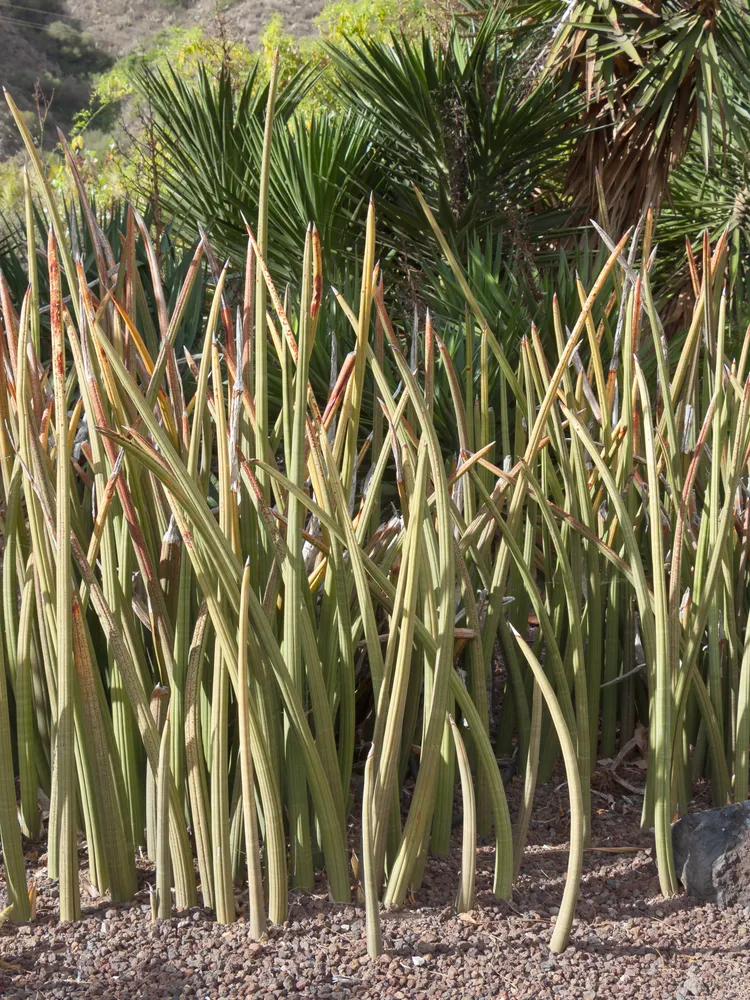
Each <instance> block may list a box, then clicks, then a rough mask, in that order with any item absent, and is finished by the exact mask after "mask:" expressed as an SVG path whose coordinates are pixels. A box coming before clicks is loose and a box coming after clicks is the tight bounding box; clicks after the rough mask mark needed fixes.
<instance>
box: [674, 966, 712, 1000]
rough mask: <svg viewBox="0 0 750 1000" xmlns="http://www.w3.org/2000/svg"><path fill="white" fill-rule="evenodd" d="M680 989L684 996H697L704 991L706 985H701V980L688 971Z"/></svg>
mask: <svg viewBox="0 0 750 1000" xmlns="http://www.w3.org/2000/svg"><path fill="white" fill-rule="evenodd" d="M680 989H681V991H682V992H683V993H684V994H685V996H686V997H699V996H700V995H701V994H702V993H705V991H706V987H705V986H704V985H703V983H702V982H701V980H700V979H699V978H698V977H697V976H696V975H695V974H694V973H692V972H691V973H689V975H688V977H687V979H686V980H685V982H684V983H683V984H682V986H681V987H680Z"/></svg>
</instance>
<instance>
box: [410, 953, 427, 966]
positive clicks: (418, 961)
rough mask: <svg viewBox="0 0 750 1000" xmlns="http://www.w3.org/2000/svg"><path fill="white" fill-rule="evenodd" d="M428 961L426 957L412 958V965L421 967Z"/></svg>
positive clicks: (417, 956) (414, 956) (413, 956)
mask: <svg viewBox="0 0 750 1000" xmlns="http://www.w3.org/2000/svg"><path fill="white" fill-rule="evenodd" d="M426 961H427V959H426V958H425V957H424V955H412V956H411V964H412V965H416V966H417V967H419V966H420V965H424V964H425V962H426Z"/></svg>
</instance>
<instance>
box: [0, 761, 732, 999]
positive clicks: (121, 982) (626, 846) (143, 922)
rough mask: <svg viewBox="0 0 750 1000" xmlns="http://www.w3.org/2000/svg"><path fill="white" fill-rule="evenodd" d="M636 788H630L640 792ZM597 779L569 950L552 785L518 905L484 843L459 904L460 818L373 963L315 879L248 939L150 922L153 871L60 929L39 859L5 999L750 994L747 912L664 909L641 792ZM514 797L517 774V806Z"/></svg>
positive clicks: (243, 928) (538, 804)
mask: <svg viewBox="0 0 750 1000" xmlns="http://www.w3.org/2000/svg"><path fill="white" fill-rule="evenodd" d="M639 778H642V774H640V775H637V774H636V775H634V776H633V780H632V781H630V780H629V781H628V784H630V785H632V786H633V787H637V784H638V782H639ZM608 779H609V776H608V775H607V774H606V773H605V774H604V775H603V776H602V775H601V774H600V775H598V776H596V777H595V783H594V787H595V789H596V790H595V791H594V796H593V802H594V815H593V820H592V845H593V847H594V849H592V850H590V851H587V852H586V855H585V861H584V876H583V884H582V888H581V896H580V901H579V905H578V909H577V918H576V923H575V926H574V929H573V935H572V938H571V943H570V946H569V947H568V949H567V950H566V951H565V953H564V954H562V955H557V956H555V955H552V954H550V952H549V948H548V942H549V939H550V933H551V927H552V924H553V923H554V921H555V919H556V913H557V907H558V906H559V904H560V896H561V893H562V887H563V883H564V879H565V870H566V865H567V852H566V838H567V835H568V818H567V796H566V789H565V786H564V784H559V781H560V779H559V778H558V782H557V783H556V782H554V781H553V782H552V783H550V784H548V785H545V786H542V787H540V788H539V790H538V792H537V798H536V801H535V809H534V818H533V820H532V827H531V831H530V842H529V846H528V848H527V850H526V854H525V858H524V864H523V868H522V872H521V875H520V877H519V878H518V880H517V882H516V885H515V888H514V891H513V897H512V899H511V901H510V902H507V903H506V902H501V901H498V900H496V899H495V898H494V897H493V896H492V894H491V891H490V888H491V878H492V866H493V862H494V849H493V847H492V845H491V844H490V843H487V844H484V845H482V846H480V849H479V854H478V862H477V864H478V869H477V902H476V906H475V908H474V910H473V911H472V912H471V913H470V914H464V915H461V916H459V915H457V914H456V913H455V912H454V909H453V905H452V904H453V899H454V896H455V891H456V886H457V880H458V871H459V867H460V835H461V828H460V823H459V824H457V825H456V829H455V831H454V832H455V837H454V843H453V849H452V852H451V854H450V856H448V857H445V858H439V857H431V858H430V859H429V861H428V863H427V866H426V871H425V877H424V881H423V884H422V886H421V888H420V889H419V890H418V891H417V892H416V893H415V895H414V897H413V900H410V901H409V905H408V906H406V907H405V908H404V909H402V910H399V911H391V912H388V913H384V914H383V920H382V922H383V938H384V948H385V953H384V954H383V955H382V956H381V957H380V958H379V959H378V960H376V961H370V960H369V959H368V958H367V955H366V947H365V937H364V909H363V908H362V907H361V906H356V905H349V906H345V905H338V904H333V903H331V902H329V901H328V899H327V894H326V890H325V885H324V883H323V882H322V880H321V882H320V884H319V889H318V891H316V892H314V893H310V894H308V893H292V895H291V897H290V911H289V920H288V921H287V923H286V924H285V925H284V926H277V927H269V929H268V936H267V938H266V939H265V940H263V941H261V942H253V941H251V940H250V937H249V929H248V924H247V922H246V919H245V916H244V915H241V916H240V918H239V919H238V920H237V921H236V922H235V923H234V924H232V925H230V926H228V927H223V926H220V925H219V924H217V923H215V922H214V921H213V915H212V914H211V913H210V912H209V911H206V910H203V909H201V908H195V909H193V910H190V911H187V912H183V913H179V914H176V915H175V916H174V917H173V919H171V920H168V921H163V922H160V923H153V922H152V921H151V916H150V905H149V898H148V885H147V883H148V882H153V871H152V870H151V869H150V867H149V866H148V865H146V864H143V865H142V866H141V876H142V885H143V889H142V891H141V892H140V893H139V895H138V897H137V898H136V900H135V901H134V902H132V903H131V904H129V905H124V906H117V907H115V906H112V904H111V903H110V902H108V901H107V900H105V899H101V898H92V897H91V895H90V893H84V896H85V897H86V899H85V902H84V905H83V909H84V914H83V919H82V920H81V922H80V923H77V924H67V925H63V924H60V923H59V922H58V921H57V919H56V911H57V900H56V886H55V884H54V883H52V882H51V881H50V880H49V879H48V878H47V877H46V870H45V868H44V860H45V858H44V856H42V857H40V858H39V859H38V860H37V861H36V862H33V861H30V862H29V868H30V870H29V875H30V877H33V878H34V879H35V880H36V884H37V891H38V903H37V917H36V920H35V922H33V923H28V924H24V925H20V926H17V927H14V926H12V925H10V924H5V926H4V927H2V928H0V959H2V962H1V963H0V995H1V996H2V997H3V998H4V1000H6V998H7V1000H21V998H29V1000H31V998H34V1000H36V998H62V997H70V998H84V997H92V998H93V997H101V998H104V997H107V998H123V1000H136V998H144V1000H146V998H147V1000H173V998H196V1000H204V998H211V1000H213V998H217V997H228V998H234V997H237V998H239V997H258V998H267V1000H270V998H279V997H299V998H311V1000H318V998H321V1000H322V998H326V1000H348V998H352V1000H354V998H357V1000H359V998H363V1000H364V998H382V1000H430V998H438V997H439V998H455V1000H464V998H465V1000H480V998H481V1000H510V998H513V1000H516V998H518V1000H521V998H528V1000H532V998H533V1000H547V998H550V1000H552V998H555V1000H618V998H631V997H638V1000H667V998H670V1000H690V998H692V997H711V998H713V1000H748V998H750V907H746V908H744V909H743V908H741V907H734V908H729V909H726V910H723V911H722V910H719V909H717V908H716V907H714V906H710V905H696V904H695V903H694V902H693V901H691V900H690V899H688V898H687V897H686V896H684V895H681V896H676V897H674V898H673V899H670V900H665V899H663V898H662V897H661V896H660V895H659V884H658V879H657V874H656V868H655V864H654V858H653V841H652V838H651V836H650V835H648V834H646V835H644V834H642V833H641V832H640V829H639V815H640V804H641V799H640V797H639V796H638V795H637V794H633V793H632V792H628V793H627V794H625V793H624V792H623V789H622V787H621V786H620V785H615V787H612V785H613V783H612V782H611V781H610V780H608ZM520 791H521V782H520V780H519V779H518V778H515V779H513V781H512V782H511V783H510V786H509V788H508V793H509V801H510V805H511V812H513V811H514V803H515V802H517V801H518V797H519V794H520ZM708 805H710V802H709V801H708V798H707V792H706V789H699V790H698V799H697V800H696V803H695V807H696V808H706V807H707V806H708ZM352 833H353V839H352V846H353V847H354V848H355V849H357V847H358V844H357V838H356V831H354V830H353V831H352ZM84 863H85V862H84ZM82 874H83V876H84V884H86V883H85V872H83V873H82ZM0 888H1V887H0ZM92 892H93V890H92ZM237 900H238V908H239V911H240V913H241V914H242V913H243V910H244V907H245V903H246V897H245V896H243V894H242V892H241V891H240V890H239V889H238V897H237Z"/></svg>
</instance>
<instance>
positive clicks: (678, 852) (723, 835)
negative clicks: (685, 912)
mask: <svg viewBox="0 0 750 1000" xmlns="http://www.w3.org/2000/svg"><path fill="white" fill-rule="evenodd" d="M672 844H673V847H674V860H675V868H676V869H677V875H678V878H679V879H680V881H681V882H682V884H683V885H684V886H685V889H686V890H687V892H688V893H689V894H690V895H691V896H696V897H697V898H698V899H702V900H704V901H705V902H711V903H716V904H717V905H718V906H720V907H722V908H724V907H727V906H733V905H735V904H739V905H747V904H750V800H748V801H746V802H737V803H735V804H734V805H729V806H722V807H721V808H720V809H707V810H706V811H705V812H700V813H690V815H688V816H683V817H682V818H681V819H679V820H677V822H676V823H674V824H673V825H672Z"/></svg>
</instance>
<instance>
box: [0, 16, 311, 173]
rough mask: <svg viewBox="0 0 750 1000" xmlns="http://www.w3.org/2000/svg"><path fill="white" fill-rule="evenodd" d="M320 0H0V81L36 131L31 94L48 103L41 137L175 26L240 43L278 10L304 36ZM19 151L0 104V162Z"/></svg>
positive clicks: (64, 123)
mask: <svg viewBox="0 0 750 1000" xmlns="http://www.w3.org/2000/svg"><path fill="white" fill-rule="evenodd" d="M322 6H323V3H322V0H304V2H302V3H298V2H295V0H240V2H238V3H231V2H226V0H224V2H217V0H195V2H190V0H186V2H180V0H161V2H159V0H157V2H148V0H137V2H128V0H7V2H0V28H1V29H2V38H3V43H2V47H1V48H0V83H1V84H2V85H3V86H4V87H7V88H8V89H9V90H10V91H11V93H12V94H13V95H14V97H15V99H16V101H17V103H18V105H19V107H20V108H21V109H22V110H23V111H24V112H26V113H27V115H28V116H29V119H30V123H31V124H32V125H34V126H35V127H36V129H37V130H38V128H39V114H38V111H37V100H36V99H35V91H36V94H37V97H42V95H43V98H42V100H41V104H42V107H41V111H42V114H44V110H45V109H44V103H45V100H46V101H50V102H51V103H50V107H49V111H48V115H47V121H46V134H47V135H48V136H50V137H51V135H53V134H54V132H53V130H54V127H55V126H56V125H60V126H61V127H63V128H64V129H66V128H68V127H69V126H70V124H71V122H72V119H73V116H74V115H75V114H76V112H78V111H80V110H81V108H83V107H85V105H86V104H87V102H88V99H89V95H90V93H91V88H92V82H93V79H94V78H95V77H96V75H97V74H99V73H101V72H102V71H103V70H105V69H107V68H108V67H110V66H111V65H113V64H114V62H115V61H116V60H117V59H120V58H122V57H123V56H128V55H132V54H137V53H139V52H145V51H146V50H148V49H149V48H150V47H151V46H152V45H153V44H154V41H155V40H156V39H158V36H159V35H160V34H161V33H163V32H165V31H168V30H169V29H175V28H191V27H201V28H202V29H203V30H205V31H206V32H207V33H210V34H214V35H216V34H221V33H222V32H223V33H225V34H226V36H227V37H228V38H230V39H231V40H232V41H236V42H241V43H243V44H244V45H247V46H248V47H252V46H254V45H255V44H256V42H257V39H258V34H259V32H260V30H261V29H262V27H263V25H264V24H265V23H266V22H267V21H268V19H269V17H270V16H271V15H272V14H274V13H278V14H280V15H281V16H282V17H283V19H284V24H285V27H286V29H287V30H288V31H290V32H292V33H293V34H295V35H304V34H307V33H310V32H311V31H312V29H313V21H314V18H315V17H316V15H317V14H318V13H319V12H320V10H321V8H322ZM18 148H19V138H18V134H17V130H16V129H15V128H14V127H12V126H11V122H10V116H9V113H8V110H7V108H6V107H5V104H4V102H3V105H2V107H1V108H0V160H2V159H7V158H8V156H10V155H12V154H13V153H15V152H16V151H17V150H18Z"/></svg>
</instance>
